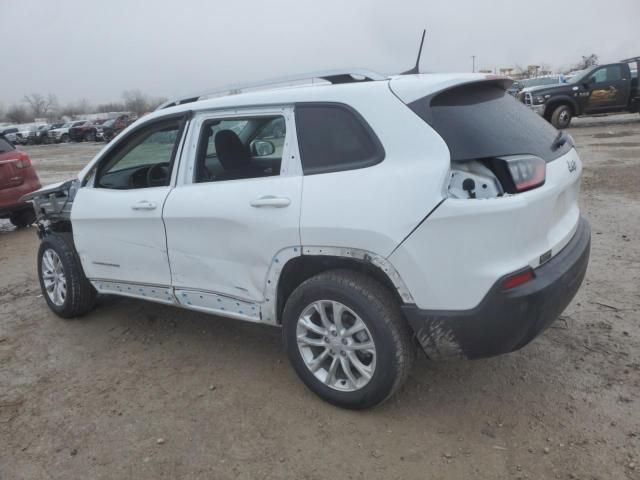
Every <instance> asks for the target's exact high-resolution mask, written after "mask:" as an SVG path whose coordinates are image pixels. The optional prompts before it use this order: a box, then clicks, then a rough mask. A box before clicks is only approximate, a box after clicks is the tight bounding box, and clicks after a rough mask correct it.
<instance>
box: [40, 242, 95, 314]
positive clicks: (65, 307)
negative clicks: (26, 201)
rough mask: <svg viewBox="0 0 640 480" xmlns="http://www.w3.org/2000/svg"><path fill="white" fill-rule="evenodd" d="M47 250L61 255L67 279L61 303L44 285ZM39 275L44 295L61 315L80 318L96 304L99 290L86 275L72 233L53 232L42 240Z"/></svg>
mask: <svg viewBox="0 0 640 480" xmlns="http://www.w3.org/2000/svg"><path fill="white" fill-rule="evenodd" d="M47 250H53V251H54V252H55V253H56V254H57V255H58V257H59V259H60V263H61V265H62V271H63V273H64V276H65V279H66V295H65V297H64V301H63V303H62V304H61V305H56V304H55V303H54V302H53V301H52V300H51V298H50V297H49V292H47V289H46V288H45V284H44V279H43V271H42V268H43V261H42V257H43V255H44V254H45V252H46V251H47ZM38 278H39V280H40V289H41V290H42V296H43V297H44V299H45V300H46V302H47V304H48V305H49V308H50V309H51V310H52V311H53V313H55V314H56V315H58V316H59V317H62V318H73V317H78V316H81V315H84V314H86V313H88V312H89V311H91V310H92V309H93V307H94V306H95V303H96V296H97V294H96V290H95V289H94V288H93V285H91V283H90V282H89V280H87V277H86V276H85V274H84V270H83V269H82V265H81V263H80V258H79V257H78V254H77V253H76V249H75V247H74V245H73V237H72V236H71V234H68V233H53V234H48V235H46V236H45V237H44V238H43V239H42V242H41V243H40V248H39V250H38Z"/></svg>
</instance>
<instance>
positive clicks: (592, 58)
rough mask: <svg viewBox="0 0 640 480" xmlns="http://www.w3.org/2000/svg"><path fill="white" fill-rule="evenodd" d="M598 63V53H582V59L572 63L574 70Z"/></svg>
mask: <svg viewBox="0 0 640 480" xmlns="http://www.w3.org/2000/svg"><path fill="white" fill-rule="evenodd" d="M599 64H600V59H599V58H598V55H596V54H595V53H592V54H591V55H587V56H586V57H585V56H584V55H583V56H582V60H580V61H579V62H578V63H576V64H575V65H574V69H575V70H584V69H586V68H590V67H595V66H596V65H599Z"/></svg>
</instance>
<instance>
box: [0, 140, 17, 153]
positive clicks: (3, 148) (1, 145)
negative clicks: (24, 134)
mask: <svg viewBox="0 0 640 480" xmlns="http://www.w3.org/2000/svg"><path fill="white" fill-rule="evenodd" d="M12 150H14V147H13V145H11V142H9V141H7V139H5V138H4V137H0V153H5V152H10V151H12Z"/></svg>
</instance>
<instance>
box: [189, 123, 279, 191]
mask: <svg viewBox="0 0 640 480" xmlns="http://www.w3.org/2000/svg"><path fill="white" fill-rule="evenodd" d="M285 135H286V124H285V120H284V117H282V116H264V117H253V118H229V119H211V120H206V121H205V122H204V123H203V125H202V129H201V130H200V139H199V141H198V150H197V154H196V173H195V181H196V183H202V182H219V181H225V180H240V179H248V178H259V177H269V176H273V175H279V174H280V166H281V163H282V151H283V148H284V139H285Z"/></svg>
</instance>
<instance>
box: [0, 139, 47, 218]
mask: <svg viewBox="0 0 640 480" xmlns="http://www.w3.org/2000/svg"><path fill="white" fill-rule="evenodd" d="M40 187H41V185H40V181H39V180H38V175H37V174H36V171H35V169H34V168H33V165H31V159H30V158H29V156H28V155H27V154H26V153H24V152H21V151H20V150H16V148H15V147H14V146H13V144H12V143H11V142H9V140H7V138H6V137H4V136H3V135H0V218H8V219H9V221H10V222H11V223H13V224H14V225H15V226H16V227H26V226H27V225H31V224H32V223H33V222H34V221H35V219H36V215H35V213H34V211H33V206H32V205H31V204H30V203H27V202H25V201H24V200H22V197H23V196H24V195H26V194H28V193H31V192H33V191H35V190H38V189H39V188H40Z"/></svg>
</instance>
